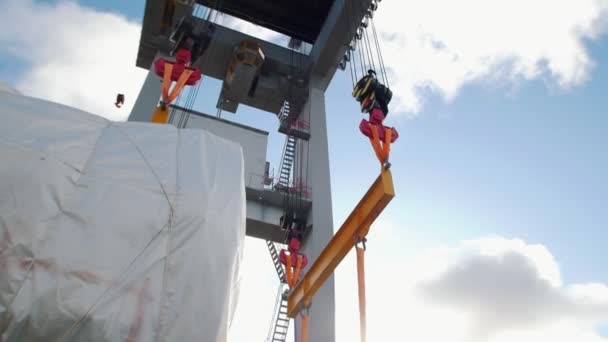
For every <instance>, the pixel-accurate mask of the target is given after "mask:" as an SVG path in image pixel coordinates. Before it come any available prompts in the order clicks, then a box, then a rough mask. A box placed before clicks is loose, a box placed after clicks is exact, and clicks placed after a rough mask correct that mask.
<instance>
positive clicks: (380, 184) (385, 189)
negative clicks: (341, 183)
mask: <svg viewBox="0 0 608 342" xmlns="http://www.w3.org/2000/svg"><path fill="white" fill-rule="evenodd" d="M393 197H395V189H394V187H393V176H392V175H391V172H390V170H389V169H385V168H383V169H382V171H381V172H380V176H378V178H377V179H376V181H375V182H374V184H373V185H372V186H371V187H370V188H369V190H368V191H367V193H366V194H365V196H363V198H362V199H361V201H359V204H357V206H356V207H355V209H354V210H353V211H352V213H351V214H350V215H349V216H348V218H346V221H344V223H343V224H342V227H340V230H338V232H337V233H336V234H335V235H334V237H333V238H332V239H331V240H330V241H329V243H328V244H327V246H325V249H323V251H322V252H321V254H320V255H319V257H318V258H317V260H315V262H314V263H313V264H312V266H311V267H310V269H309V270H308V272H306V274H305V275H304V277H303V278H302V280H301V281H300V282H299V283H298V284H297V285H296V287H295V288H294V289H293V291H291V294H290V295H289V302H288V306H287V315H288V316H289V317H292V318H294V317H296V315H297V314H298V312H299V311H300V310H301V309H302V308H303V307H307V306H308V305H310V302H311V301H312V297H313V296H314V295H315V293H316V292H317V290H319V288H320V287H321V286H322V285H323V283H324V282H325V280H327V278H328V277H329V276H330V275H331V274H332V273H333V272H334V270H335V269H336V267H338V264H340V262H341V261H342V259H344V257H345V256H346V254H348V252H349V251H350V250H351V249H352V248H353V247H354V246H355V244H356V243H357V241H359V240H360V239H363V238H364V237H365V236H366V235H367V233H368V231H369V227H370V226H371V224H372V223H373V222H374V220H376V218H377V217H378V216H379V215H380V213H381V212H382V210H384V208H385V207H386V206H387V205H388V203H389V202H390V201H391V199H393Z"/></svg>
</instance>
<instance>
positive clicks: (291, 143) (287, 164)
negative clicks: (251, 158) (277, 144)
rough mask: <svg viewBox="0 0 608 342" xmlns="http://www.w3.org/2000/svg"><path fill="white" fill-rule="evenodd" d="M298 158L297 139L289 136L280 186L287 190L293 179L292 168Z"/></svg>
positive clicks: (282, 165)
mask: <svg viewBox="0 0 608 342" xmlns="http://www.w3.org/2000/svg"><path fill="white" fill-rule="evenodd" d="M295 157H296V138H295V137H294V136H291V135H288V136H287V137H286V140H285V149H284V150H283V159H282V160H281V167H280V171H279V172H280V173H279V182H278V184H277V185H278V186H279V187H280V188H284V189H286V188H287V187H289V179H290V178H291V177H290V175H291V167H292V166H293V162H294V160H295Z"/></svg>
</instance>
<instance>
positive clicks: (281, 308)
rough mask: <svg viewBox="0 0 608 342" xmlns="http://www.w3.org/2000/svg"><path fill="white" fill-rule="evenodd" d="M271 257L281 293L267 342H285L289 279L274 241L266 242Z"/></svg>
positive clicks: (287, 322)
mask: <svg viewBox="0 0 608 342" xmlns="http://www.w3.org/2000/svg"><path fill="white" fill-rule="evenodd" d="M266 245H267V246H268V251H269V252H270V257H271V258H272V263H273V265H274V268H275V270H276V271H277V275H278V276H279V281H280V282H281V283H280V284H279V291H278V293H277V301H276V304H275V307H274V312H273V313H272V320H273V324H272V325H271V326H270V331H269V332H268V338H267V339H266V342H285V340H286V339H287V331H288V330H289V317H288V316H287V303H288V301H287V290H288V286H287V278H286V277H285V271H284V270H283V265H281V262H280V261H279V253H278V252H277V247H276V245H275V244H274V242H272V241H268V240H266Z"/></svg>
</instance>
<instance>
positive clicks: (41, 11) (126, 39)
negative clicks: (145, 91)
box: [0, 0, 160, 120]
mask: <svg viewBox="0 0 608 342" xmlns="http://www.w3.org/2000/svg"><path fill="white" fill-rule="evenodd" d="M0 22H1V23H2V24H3V25H2V30H0V46H3V50H5V51H3V53H9V54H11V55H12V56H14V57H16V58H18V59H19V60H21V61H22V62H24V63H25V64H26V68H25V73H24V75H23V77H22V78H21V79H19V80H18V81H16V87H17V89H18V90H20V91H21V92H23V93H24V94H25V95H30V96H34V97H40V98H44V99H48V100H51V101H55V102H59V103H63V104H67V105H70V106H74V107H77V108H80V109H84V110H87V111H90V112H92V113H94V114H97V115H101V116H104V117H107V118H109V119H112V120H124V119H126V117H127V116H128V114H129V112H130V111H131V108H132V106H133V103H134V101H135V99H136V98H137V96H138V94H139V90H140V88H141V85H142V84H143V80H144V78H145V76H146V71H145V70H143V69H140V68H136V66H135V60H136V56H137V49H138V45H139V36H140V30H141V26H140V24H138V23H135V22H130V21H129V20H127V18H125V17H123V16H120V15H117V14H113V13H101V12H98V11H95V10H92V9H88V8H85V7H82V6H80V5H78V4H77V3H76V2H71V1H61V2H58V3H56V4H46V3H39V2H36V3H35V2H32V1H31V0H7V1H2V2H1V3H0ZM159 89H160V88H159ZM117 93H123V94H125V98H126V101H125V105H124V106H123V107H122V108H120V109H118V108H116V107H115V106H114V101H115V99H116V94H117Z"/></svg>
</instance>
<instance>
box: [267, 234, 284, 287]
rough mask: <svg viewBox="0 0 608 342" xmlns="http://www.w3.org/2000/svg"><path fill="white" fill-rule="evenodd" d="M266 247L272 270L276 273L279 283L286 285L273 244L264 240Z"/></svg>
mask: <svg viewBox="0 0 608 342" xmlns="http://www.w3.org/2000/svg"><path fill="white" fill-rule="evenodd" d="M266 245H267V246H268V251H269V252H270V257H271V258H272V264H273V265H274V268H275V270H276V271H277V275H278V276H279V281H280V282H281V283H282V284H285V283H287V278H286V277H285V271H284V270H283V265H281V262H280V261H279V253H278V252H277V247H276V246H275V245H274V242H272V241H269V240H266Z"/></svg>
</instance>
